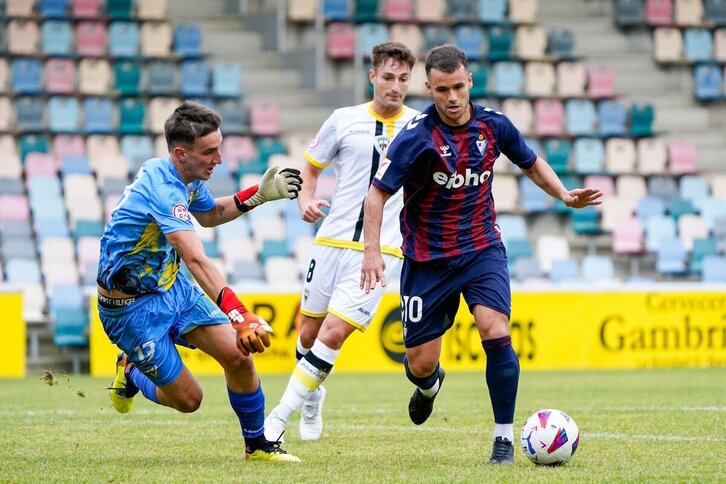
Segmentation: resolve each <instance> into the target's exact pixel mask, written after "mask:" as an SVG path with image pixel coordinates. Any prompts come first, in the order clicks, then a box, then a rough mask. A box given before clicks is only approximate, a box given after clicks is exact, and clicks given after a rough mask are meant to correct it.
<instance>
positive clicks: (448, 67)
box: [426, 44, 469, 76]
mask: <svg viewBox="0 0 726 484" xmlns="http://www.w3.org/2000/svg"><path fill="white" fill-rule="evenodd" d="M459 66H464V69H468V68H469V61H468V60H467V59H466V54H464V51H463V50H461V49H459V48H458V47H457V46H455V45H451V44H447V45H440V46H438V47H434V48H433V49H431V52H429V55H428V56H427V57H426V76H428V75H429V73H430V72H431V69H436V70H437V71H441V72H445V73H447V74H451V73H453V72H455V71H456V70H457V69H458V68H459Z"/></svg>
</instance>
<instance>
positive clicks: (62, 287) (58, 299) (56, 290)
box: [48, 284, 83, 313]
mask: <svg viewBox="0 0 726 484" xmlns="http://www.w3.org/2000/svg"><path fill="white" fill-rule="evenodd" d="M48 305H49V307H50V310H51V313H53V312H54V311H55V310H56V309H58V308H74V309H83V291H82V290H81V287H80V286H79V285H77V284H55V285H54V286H53V287H52V288H51V291H50V299H49V300H48Z"/></svg>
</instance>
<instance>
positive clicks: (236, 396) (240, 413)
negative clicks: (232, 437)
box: [227, 384, 265, 447]
mask: <svg viewBox="0 0 726 484" xmlns="http://www.w3.org/2000/svg"><path fill="white" fill-rule="evenodd" d="M227 393H228V394H229V403H230V405H232V410H234V413H236V414H237V418H239V425H240V427H241V428H242V437H244V439H245V442H246V443H247V444H248V446H250V447H251V445H250V441H253V442H254V441H258V440H260V439H261V438H262V436H263V435H264V432H265V394H264V393H262V384H260V386H258V387H257V390H255V391H254V392H252V393H236V392H233V391H232V390H230V389H229V387H228V388H227Z"/></svg>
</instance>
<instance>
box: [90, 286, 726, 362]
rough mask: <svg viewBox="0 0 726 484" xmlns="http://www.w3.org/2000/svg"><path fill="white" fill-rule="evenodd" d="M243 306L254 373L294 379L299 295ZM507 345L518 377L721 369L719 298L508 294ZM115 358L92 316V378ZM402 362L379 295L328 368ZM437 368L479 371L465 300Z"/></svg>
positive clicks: (390, 306) (394, 318)
mask: <svg viewBox="0 0 726 484" xmlns="http://www.w3.org/2000/svg"><path fill="white" fill-rule="evenodd" d="M243 299H244V301H245V304H246V305H247V307H249V308H250V309H251V310H252V311H253V312H255V313H256V314H259V315H260V316H262V317H263V318H265V319H266V320H267V321H268V322H270V324H271V325H272V327H273V329H274V330H275V333H274V335H272V346H271V347H270V348H268V349H267V350H266V351H265V353H262V354H259V355H255V357H254V358H255V364H256V366H257V368H258V371H259V372H260V373H261V374H271V373H288V372H290V371H292V369H293V367H294V366H295V342H296V338H297V333H296V327H297V321H298V317H299V316H298V314H299V302H300V296H299V295H298V294H245V295H244V296H243ZM91 307H92V308H93V307H95V304H92V305H91ZM512 341H513V344H514V348H515V350H516V351H517V354H518V355H519V357H520V362H521V366H522V369H525V370H526V369H530V370H572V369H593V368H601V369H618V368H621V369H625V368H648V367H673V366H689V367H706V366H726V292H722V291H713V292H697V291H686V292H683V291H662V290H656V291H652V292H650V291H642V292H618V291H612V292H515V293H514V295H513V314H512ZM117 351H118V350H117V349H116V348H115V347H114V346H113V345H112V344H111V343H110V342H109V341H108V339H107V338H106V335H105V333H104V332H103V329H102V328H101V325H100V322H99V321H98V312H97V311H96V310H95V309H93V310H92V313H91V373H92V374H93V375H112V374H113V365H114V361H115V355H116V352H117ZM180 352H181V353H182V358H183V359H184V361H185V363H186V364H187V365H188V366H189V368H190V370H191V371H192V372H193V373H195V374H200V375H201V374H221V369H220V368H219V366H218V365H217V363H216V362H215V361H213V360H212V359H211V358H210V357H209V356H207V355H205V354H204V353H202V352H201V351H191V350H188V349H186V348H180ZM403 355H404V347H403V334H402V329H401V318H400V310H399V298H398V295H397V294H386V295H385V296H384V299H383V301H382V302H381V305H380V307H379V310H378V312H377V313H376V315H375V317H374V319H373V322H372V323H371V325H370V327H369V328H368V330H367V331H366V332H365V333H360V332H355V333H354V334H353V335H352V336H351V337H350V338H349V340H348V341H347V342H346V344H345V346H344V348H343V350H342V352H341V354H340V357H339V359H338V360H337V362H336V364H335V369H336V371H339V372H398V371H402V366H401V361H402V359H403ZM441 364H442V365H443V366H444V367H445V368H446V369H447V371H450V370H461V371H467V370H481V369H483V368H484V353H483V350H482V347H481V340H480V338H479V335H478V332H477V329H476V326H475V324H474V318H473V317H472V316H471V314H470V313H469V311H468V308H467V307H466V304H465V303H464V302H463V300H462V303H461V304H460V307H459V312H458V313H457V316H456V318H455V321H454V324H453V326H452V328H451V329H450V330H449V331H448V332H447V333H446V335H445V337H444V341H443V349H442V355H441Z"/></svg>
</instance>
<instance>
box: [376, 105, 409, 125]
mask: <svg viewBox="0 0 726 484" xmlns="http://www.w3.org/2000/svg"><path fill="white" fill-rule="evenodd" d="M406 109H407V108H406V106H401V112H400V113H398V114H396V115H395V116H391V117H390V118H383V117H381V115H380V114H378V113H377V112H375V111H374V110H373V101H369V102H368V112H369V113H370V115H371V116H373V117H374V118H375V119H376V120H378V121H380V122H381V123H393V122H395V121H396V120H397V119H398V118H400V117H401V116H403V113H405V112H406Z"/></svg>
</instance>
